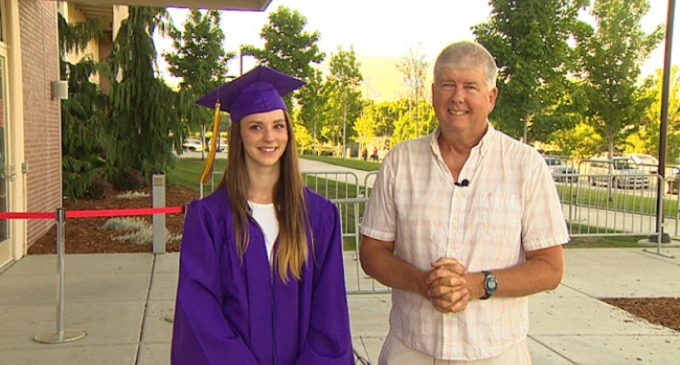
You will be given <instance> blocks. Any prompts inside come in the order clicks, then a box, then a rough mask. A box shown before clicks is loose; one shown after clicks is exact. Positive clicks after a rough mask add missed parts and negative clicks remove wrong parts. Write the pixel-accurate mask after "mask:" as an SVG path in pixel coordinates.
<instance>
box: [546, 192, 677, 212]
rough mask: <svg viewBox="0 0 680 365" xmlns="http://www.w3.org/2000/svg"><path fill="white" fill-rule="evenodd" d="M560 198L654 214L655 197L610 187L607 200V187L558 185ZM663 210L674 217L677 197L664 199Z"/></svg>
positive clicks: (598, 206) (590, 205)
mask: <svg viewBox="0 0 680 365" xmlns="http://www.w3.org/2000/svg"><path fill="white" fill-rule="evenodd" d="M557 190H558V191H559V194H560V199H561V200H562V201H563V202H564V203H565V204H566V203H570V202H572V203H573V204H575V205H578V206H582V207H591V208H599V209H609V210H619V211H627V212H634V213H639V214H645V213H646V214H650V215H651V214H655V212H656V197H653V196H642V197H641V196H639V195H633V194H628V193H626V192H625V190H624V191H619V190H620V189H612V199H611V200H609V198H608V192H607V189H583V188H574V187H571V186H569V185H558V186H557ZM663 211H664V214H665V215H664V216H665V217H672V218H675V215H676V214H677V211H678V197H677V196H674V195H671V196H670V197H668V198H665V199H664V205H663Z"/></svg>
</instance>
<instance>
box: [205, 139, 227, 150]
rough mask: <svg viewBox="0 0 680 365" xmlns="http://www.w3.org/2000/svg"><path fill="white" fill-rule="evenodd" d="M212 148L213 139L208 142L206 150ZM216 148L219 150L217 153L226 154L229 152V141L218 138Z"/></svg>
mask: <svg viewBox="0 0 680 365" xmlns="http://www.w3.org/2000/svg"><path fill="white" fill-rule="evenodd" d="M211 147H212V139H211V140H209V141H208V143H207V146H206V148H207V149H210V148H211ZM215 148H216V149H217V152H224V151H226V150H227V139H226V138H218V139H217V141H215Z"/></svg>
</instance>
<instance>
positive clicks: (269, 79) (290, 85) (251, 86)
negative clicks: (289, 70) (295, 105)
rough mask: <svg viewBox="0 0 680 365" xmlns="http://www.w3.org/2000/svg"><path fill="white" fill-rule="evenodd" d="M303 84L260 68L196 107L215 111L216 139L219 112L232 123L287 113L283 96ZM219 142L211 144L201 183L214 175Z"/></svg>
mask: <svg viewBox="0 0 680 365" xmlns="http://www.w3.org/2000/svg"><path fill="white" fill-rule="evenodd" d="M304 84H305V82H304V81H302V80H299V79H296V78H295V77H293V76H290V75H288V74H285V73H283V72H279V71H276V70H274V69H271V68H269V67H264V66H258V67H255V68H254V69H252V70H250V71H248V72H247V73H245V74H244V75H243V76H240V77H239V78H236V79H234V80H232V81H231V82H229V83H226V84H224V85H222V86H220V87H218V88H217V89H215V90H213V91H211V92H209V93H207V94H205V95H204V96H202V97H201V98H200V99H198V100H197V101H196V104H198V105H203V106H207V107H208V108H215V121H214V123H213V136H217V135H218V134H219V125H220V119H221V118H220V111H225V112H228V113H229V114H230V115H231V121H232V123H235V122H238V121H239V120H241V118H243V117H245V116H248V115H251V114H256V113H264V112H270V111H272V110H277V109H283V110H287V109H288V108H287V107H286V103H284V102H283V99H282V98H281V97H282V96H285V95H287V94H288V93H290V92H291V91H293V90H295V89H297V88H299V87H300V86H302V85H304ZM216 141H217V138H213V139H212V141H211V142H210V153H209V154H208V158H207V159H206V161H205V165H204V166H203V171H201V175H200V177H199V181H200V182H201V183H202V184H204V183H206V182H208V179H209V178H210V174H211V173H212V169H213V163H214V160H215V150H216V148H215V147H216V146H215V144H216V143H215V142H216Z"/></svg>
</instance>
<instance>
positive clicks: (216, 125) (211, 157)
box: [199, 102, 221, 184]
mask: <svg viewBox="0 0 680 365" xmlns="http://www.w3.org/2000/svg"><path fill="white" fill-rule="evenodd" d="M220 119H221V117H220V103H219V102H217V103H215V118H214V120H213V134H212V138H211V139H210V151H209V152H208V158H207V159H206V160H205V166H203V171H201V177H200V178H199V182H200V183H201V184H206V183H207V182H208V181H210V175H211V174H212V170H213V165H214V163H215V154H216V153H217V139H218V138H219V137H220Z"/></svg>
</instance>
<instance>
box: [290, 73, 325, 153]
mask: <svg viewBox="0 0 680 365" xmlns="http://www.w3.org/2000/svg"><path fill="white" fill-rule="evenodd" d="M326 86H327V84H326V83H325V82H324V81H323V77H322V75H321V71H319V70H318V69H313V71H312V75H311V76H310V77H308V78H307V85H305V86H304V87H302V88H301V89H300V93H299V94H298V102H299V103H300V112H299V114H298V118H297V121H298V123H301V124H302V125H303V126H304V127H305V128H306V129H307V131H308V132H309V133H310V135H311V138H312V150H313V151H315V152H316V151H318V149H317V145H318V143H319V138H320V137H321V133H320V130H321V128H323V126H324V125H323V122H324V121H325V120H327V119H326V118H325V115H326V114H327V109H328V93H327V92H326Z"/></svg>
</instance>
